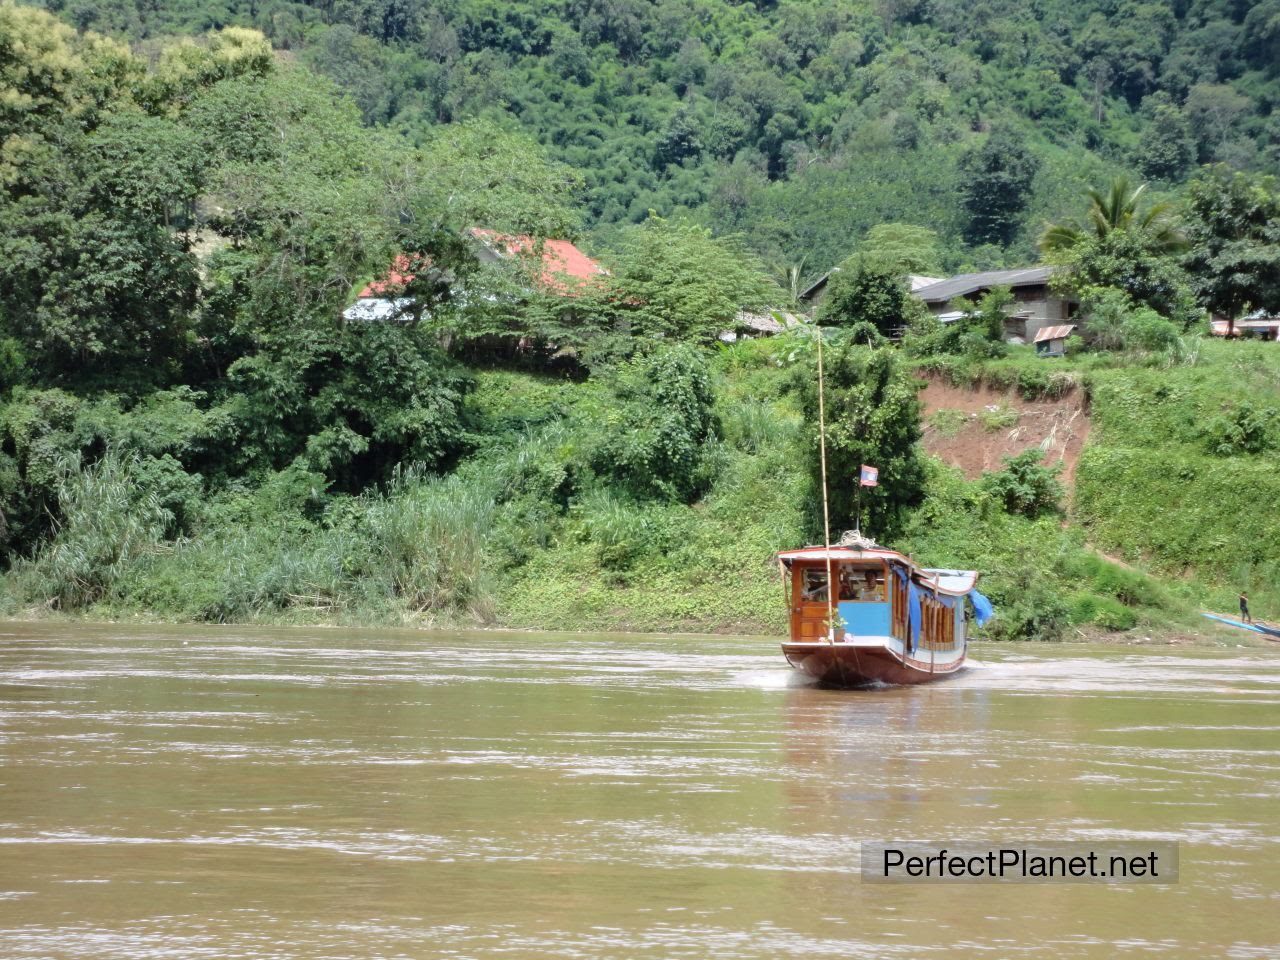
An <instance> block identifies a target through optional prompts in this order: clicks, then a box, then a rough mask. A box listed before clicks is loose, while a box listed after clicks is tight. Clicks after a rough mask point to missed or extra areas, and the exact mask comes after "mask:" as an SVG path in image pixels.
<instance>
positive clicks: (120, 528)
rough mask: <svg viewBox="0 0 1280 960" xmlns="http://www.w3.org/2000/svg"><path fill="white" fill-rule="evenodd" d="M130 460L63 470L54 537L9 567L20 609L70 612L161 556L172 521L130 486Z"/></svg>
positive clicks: (109, 457) (152, 498)
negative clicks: (139, 562)
mask: <svg viewBox="0 0 1280 960" xmlns="http://www.w3.org/2000/svg"><path fill="white" fill-rule="evenodd" d="M136 468H137V460H136V458H127V457H123V456H121V455H120V454H118V453H116V452H115V451H108V453H107V454H106V455H105V456H104V457H103V458H102V459H101V460H99V461H98V462H97V463H95V464H93V465H91V466H88V467H84V468H81V466H80V464H79V462H78V461H76V462H68V463H65V464H63V465H62V466H61V468H60V476H59V478H58V481H57V484H56V487H55V490H56V496H57V506H58V514H59V519H58V521H57V523H56V525H55V528H54V533H53V536H52V537H51V538H50V539H49V540H47V541H46V542H45V544H44V545H43V546H42V547H41V548H40V550H39V551H38V552H37V553H36V555H35V556H34V557H33V558H31V559H30V560H24V561H19V562H18V563H17V564H15V568H14V571H13V576H12V578H11V579H10V582H9V585H8V586H9V590H10V591H11V593H12V595H13V597H14V599H17V600H18V602H19V603H22V604H32V603H36V604H43V605H47V606H49V607H51V608H54V609H59V610H68V611H69V610H76V609H79V608H82V607H86V606H88V605H90V604H92V603H94V602H96V601H98V600H100V599H102V598H103V597H104V596H106V595H107V594H108V593H110V591H112V590H113V588H114V587H115V586H116V584H117V583H118V582H119V580H120V579H121V576H122V575H123V573H124V571H125V570H126V569H127V568H128V566H129V565H130V564H131V563H132V562H134V561H135V560H136V559H137V558H138V557H139V556H141V555H143V554H147V553H151V552H154V551H156V550H158V549H161V542H162V540H163V537H164V534H165V530H166V528H167V527H168V526H169V524H170V523H171V522H172V521H173V515H172V513H171V512H170V511H169V510H167V509H166V508H165V507H164V506H163V505H162V503H161V502H160V498H159V497H158V496H157V495H156V494H155V493H154V492H148V491H145V490H140V489H139V488H138V485H137V484H136V483H135V473H136V472H137V471H136Z"/></svg>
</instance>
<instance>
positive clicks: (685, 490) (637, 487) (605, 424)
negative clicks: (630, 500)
mask: <svg viewBox="0 0 1280 960" xmlns="http://www.w3.org/2000/svg"><path fill="white" fill-rule="evenodd" d="M602 379H603V381H604V385H605V386H606V388H607V390H608V393H607V395H606V396H607V404H608V407H607V410H606V411H602V412H601V415H598V416H592V417H591V421H592V428H591V429H592V430H593V431H594V432H595V434H596V440H595V442H594V443H593V444H591V445H592V446H593V447H594V449H593V450H592V452H591V455H590V459H591V461H592V466H593V467H594V468H595V470H596V471H597V472H598V473H599V474H601V475H603V476H606V477H608V478H610V480H611V482H612V483H613V484H614V485H615V486H616V487H618V488H620V489H625V490H628V491H630V492H631V493H632V494H633V495H635V496H638V497H657V498H661V499H671V500H677V501H680V502H683V503H690V502H692V501H693V500H695V499H697V498H698V497H699V496H700V495H701V494H702V493H703V492H704V491H705V489H706V488H707V486H708V485H709V484H710V481H711V480H712V479H714V477H713V475H712V473H711V472H710V471H709V470H708V469H707V468H708V462H707V461H708V457H707V454H708V451H709V450H710V446H709V445H710V443H711V442H712V441H714V440H716V439H717V438H719V436H720V422H719V420H718V419H717V418H716V415H715V412H714V410H713V406H712V405H713V401H714V397H713V395H712V391H711V375H710V371H709V370H708V368H707V362H706V359H705V358H704V357H703V355H702V353H701V352H700V351H698V350H697V349H696V348H694V347H693V346H691V345H690V344H670V345H665V346H662V347H659V348H658V349H656V350H653V351H651V352H647V353H643V354H641V355H639V356H637V357H635V358H633V359H631V360H628V361H625V362H623V363H620V364H618V365H617V366H615V367H614V368H612V369H611V370H609V371H608V372H607V373H606V374H605V375H604V376H603V378H602Z"/></svg>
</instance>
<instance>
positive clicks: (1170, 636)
mask: <svg viewBox="0 0 1280 960" xmlns="http://www.w3.org/2000/svg"><path fill="white" fill-rule="evenodd" d="M4 624H9V625H20V624H32V625H57V624H66V625H68V626H73V627H85V628H90V629H92V628H95V627H120V626H141V627H145V628H148V629H150V628H156V627H166V626H172V627H180V628H183V629H207V630H219V629H224V628H225V629H229V630H236V629H250V630H271V629H292V630H323V631H326V632H329V631H334V632H339V631H351V630H376V631H380V632H388V631H390V632H405V633H408V634H423V633H428V632H433V631H440V630H447V631H464V632H474V633H478V634H485V635H490V634H491V635H495V636H503V635H510V636H522V635H529V634H535V633H536V634H556V635H560V636H564V637H566V638H575V637H577V638H580V637H586V636H601V635H604V636H616V637H624V636H652V637H669V638H675V639H681V640H688V641H690V644H691V645H692V644H693V643H694V642H696V641H698V640H720V639H723V638H724V637H728V636H734V637H750V638H758V639H759V640H760V642H761V643H762V644H766V645H768V644H777V643H779V642H780V641H781V640H782V638H783V636H784V635H785V627H779V628H777V629H774V630H770V629H768V628H763V627H758V626H757V627H754V628H751V629H746V630H743V629H734V628H730V627H728V626H726V627H725V628H723V629H719V630H710V631H707V630H695V629H680V628H679V627H675V628H671V629H661V630H635V629H628V628H627V627H625V626H620V627H619V628H618V629H614V630H567V629H546V628H544V627H535V626H523V625H519V624H502V625H494V624H480V623H475V622H466V621H451V622H447V623H446V622H441V621H439V620H429V619H426V618H424V619H421V620H416V621H415V620H404V619H400V620H382V621H377V620H356V619H349V620H347V619H341V618H334V617H315V618H312V619H304V618H300V617H298V616H297V615H296V613H295V614H294V615H293V616H291V617H290V618H288V619H284V618H279V619H272V620H268V619H259V620H244V621H230V622H226V623H211V622H209V621H198V620H188V621H175V620H170V619H165V618H163V617H149V616H146V615H145V614H137V613H134V614H130V615H127V616H106V617H104V616H94V615H92V614H83V613H82V614H71V615H66V614H59V613H56V612H52V611H44V612H42V613H35V612H32V611H28V613H27V615H26V616H9V617H6V618H3V619H0V626H2V625H4ZM1044 642H1045V641H1037V640H1021V641H1002V640H986V639H983V638H981V637H975V638H974V639H972V640H971V641H970V648H971V649H972V650H974V651H978V650H982V649H989V648H992V647H999V648H1006V647H1008V648H1013V649H1016V648H1017V647H1019V646H1021V645H1022V644H1032V643H1044ZM1048 642H1049V643H1051V644H1053V645H1063V646H1070V647H1072V648H1079V647H1081V646H1085V645H1093V646H1102V647H1151V648H1158V647H1179V648H1186V649H1205V650H1214V649H1217V650H1227V649H1256V650H1268V649H1273V650H1275V651H1276V653H1277V655H1280V643H1277V642H1275V641H1271V640H1268V639H1267V638H1265V637H1262V636H1259V635H1258V634H1255V633H1252V632H1250V631H1247V630H1239V629H1233V628H1231V627H1227V626H1224V625H1220V624H1215V623H1212V622H1211V621H1208V620H1206V621H1205V625H1204V626H1203V627H1200V626H1199V625H1196V624H1192V625H1186V626H1180V627H1168V628H1164V629H1149V630H1126V631H1113V630H1099V629H1097V628H1095V627H1081V628H1073V629H1071V630H1069V631H1067V632H1066V633H1065V634H1064V635H1063V636H1062V637H1061V638H1060V639H1056V640H1052V641H1048Z"/></svg>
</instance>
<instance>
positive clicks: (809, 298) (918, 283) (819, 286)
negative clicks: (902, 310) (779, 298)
mask: <svg viewBox="0 0 1280 960" xmlns="http://www.w3.org/2000/svg"><path fill="white" fill-rule="evenodd" d="M839 272H840V268H839V267H835V268H833V269H831V270H828V271H827V272H826V273H824V274H823V275H822V276H820V277H819V278H818V279H817V280H815V281H814V282H813V283H811V284H810V285H809V286H808V287H807V288H806V289H805V290H803V291H801V293H800V302H801V303H804V304H808V305H809V306H810V307H817V306H818V304H819V303H821V302H822V296H823V294H825V293H826V292H827V283H828V281H830V279H831V277H832V275H833V274H837V273H839ZM939 280H940V278H939V277H924V276H920V275H919V274H914V273H913V274H911V275H910V276H908V277H907V282H908V283H909V284H910V285H911V292H912V293H915V292H916V291H917V290H919V289H920V288H921V287H927V286H928V285H929V284H931V283H938V282H939Z"/></svg>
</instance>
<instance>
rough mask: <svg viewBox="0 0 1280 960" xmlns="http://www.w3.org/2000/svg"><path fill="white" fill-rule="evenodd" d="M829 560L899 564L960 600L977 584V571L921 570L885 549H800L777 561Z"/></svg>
mask: <svg viewBox="0 0 1280 960" xmlns="http://www.w3.org/2000/svg"><path fill="white" fill-rule="evenodd" d="M828 556H830V558H831V560H832V561H833V562H838V561H842V560H883V561H892V562H895V563H900V564H902V565H903V566H905V567H908V568H910V569H911V570H913V571H914V572H915V573H916V575H917V577H918V578H919V579H921V580H932V581H933V585H934V587H935V589H937V591H938V592H939V593H945V594H947V595H949V596H953V597H962V596H964V595H965V594H966V593H968V592H969V591H970V590H972V589H973V588H974V587H975V586H977V583H978V572H977V571H976V570H944V569H940V568H933V567H922V566H920V565H919V564H918V563H916V562H915V561H914V560H912V559H911V558H910V557H907V556H904V555H903V554H901V553H898V551H896V550H887V549H885V548H884V547H876V548H874V549H860V548H858V547H831V548H829V549H828V548H827V547H822V546H817V547H801V548H799V549H797V550H783V551H782V552H781V553H779V554H778V560H779V561H781V562H782V563H784V564H787V565H788V566H790V565H791V564H792V562H794V561H796V560H822V561H825V560H826V559H827V558H828Z"/></svg>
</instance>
